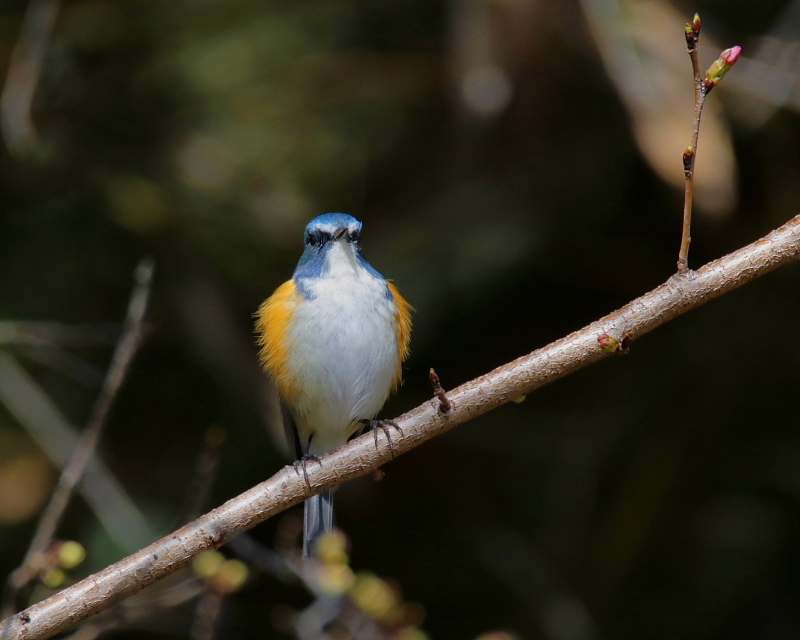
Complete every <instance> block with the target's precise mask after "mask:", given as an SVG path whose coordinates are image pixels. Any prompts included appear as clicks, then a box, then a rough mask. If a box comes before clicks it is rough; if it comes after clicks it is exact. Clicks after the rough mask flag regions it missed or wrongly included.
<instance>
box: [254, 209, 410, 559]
mask: <svg viewBox="0 0 800 640" xmlns="http://www.w3.org/2000/svg"><path fill="white" fill-rule="evenodd" d="M360 239H361V223H360V222H359V221H358V220H356V219H355V218H353V217H352V216H349V215H347V214H344V213H326V214H325V215H321V216H319V217H317V218H314V219H313V220H312V221H311V222H310V223H309V224H308V226H307V227H306V231H305V250H304V251H303V255H302V256H301V258H300V262H299V263H298V264H297V268H296V269H295V271H294V275H293V276H292V279H291V280H289V281H288V282H285V283H284V284H282V285H281V286H280V287H278V288H277V289H276V291H275V293H273V294H272V296H270V297H269V298H268V299H267V300H266V301H265V302H264V303H263V304H262V305H261V307H260V308H259V310H258V313H257V314H256V317H257V321H256V330H257V332H258V335H259V345H260V347H261V354H260V355H261V362H262V364H263V366H264V369H265V370H266V371H267V373H268V374H269V375H270V377H271V378H272V379H273V381H274V382H275V384H276V385H277V387H278V394H279V396H280V402H281V410H282V414H283V424H284V428H285V430H286V437H287V439H288V440H289V445H290V447H291V448H292V449H293V452H294V455H295V456H296V457H297V458H298V459H301V460H307V459H309V458H313V457H315V456H318V455H322V454H324V453H327V452H328V451H331V450H333V449H335V448H336V447H339V446H341V445H343V444H344V443H345V442H347V440H348V439H349V438H350V437H351V436H352V435H353V434H354V433H355V432H356V431H358V430H359V429H360V428H361V427H362V426H363V423H364V422H365V421H368V420H370V419H372V418H373V417H374V416H375V415H376V414H377V413H378V411H380V409H381V407H382V406H383V403H384V402H386V398H387V397H389V394H390V393H391V392H392V390H393V389H395V388H396V387H397V385H398V384H399V383H400V379H401V368H400V367H401V363H402V362H403V361H404V360H405V359H406V357H407V356H408V351H409V350H408V343H409V338H410V336H411V306H410V305H409V304H408V303H407V302H406V301H405V300H404V299H403V298H402V296H401V295H400V293H399V292H398V291H397V288H396V287H395V286H394V285H393V284H392V283H391V282H387V281H386V279H385V278H384V277H383V276H382V275H381V274H380V273H378V272H377V271H376V270H375V269H373V268H372V266H370V264H369V263H368V262H367V261H366V260H365V259H364V258H363V256H362V255H361V246H360V244H359V241H360ZM332 528H333V490H330V491H326V492H324V493H322V494H320V495H317V496H314V497H312V498H310V499H309V500H307V501H306V503H305V518H304V524H303V555H304V556H310V555H312V554H313V553H314V551H315V547H316V543H317V541H318V539H319V537H320V536H321V535H322V534H323V533H325V532H326V531H329V530H330V529H332Z"/></svg>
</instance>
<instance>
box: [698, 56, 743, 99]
mask: <svg viewBox="0 0 800 640" xmlns="http://www.w3.org/2000/svg"><path fill="white" fill-rule="evenodd" d="M741 53H742V48H741V47H739V46H736V47H731V48H730V49H725V51H723V52H722V53H720V54H719V58H718V59H717V60H715V61H714V62H713V63H712V64H711V66H710V67H709V68H708V71H706V79H705V81H704V82H703V91H704V92H705V93H708V92H709V91H711V89H713V88H714V87H716V86H717V84H719V81H720V80H722V78H724V77H725V74H726V73H728V71H730V69H731V67H732V66H733V65H735V64H736V61H737V60H738V59H739V56H740V55H741Z"/></svg>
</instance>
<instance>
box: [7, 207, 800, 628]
mask: <svg viewBox="0 0 800 640" xmlns="http://www.w3.org/2000/svg"><path fill="white" fill-rule="evenodd" d="M797 261H800V216H797V217H795V218H793V219H792V220H791V221H789V222H788V223H787V224H785V225H784V226H782V227H781V228H780V229H777V230H775V231H773V232H772V233H770V234H769V235H768V236H766V237H764V238H762V239H761V240H758V241H757V242H754V243H753V244H751V245H748V246H746V247H744V248H742V249H740V250H738V251H736V252H734V253H731V254H729V255H727V256H725V257H724V258H720V259H719V260H716V261H714V262H712V263H710V264H708V265H706V266H705V267H703V268H702V269H700V270H698V271H696V272H690V273H688V274H687V275H678V276H674V277H672V278H670V280H668V281H667V282H666V283H664V284H663V285H661V286H660V287H658V288H657V289H654V290H653V291H651V292H650V293H647V294H645V295H643V296H642V297H640V298H637V299H636V300H634V301H633V302H631V303H629V304H627V305H625V306H624V307H622V308H621V309H619V310H617V311H615V312H613V313H611V314H609V315H607V316H606V317H604V318H602V319H600V320H598V321H597V322H594V323H592V324H590V325H588V326H586V327H584V328H583V329H580V330H579V331H576V332H574V333H572V334H570V335H568V336H567V337H565V338H562V339H561V340H558V341H556V342H553V343H552V344H549V345H547V346H546V347H543V348H542V349H538V350H537V351H534V352H533V353H531V354H529V355H527V356H524V357H522V358H519V359H518V360H514V361H513V362H510V363H508V364H506V365H504V366H502V367H499V368H497V369H495V370H494V371H492V372H490V373H487V374H486V375H484V376H481V377H480V378H476V379H475V380H472V381H470V382H467V383H466V384H463V385H462V386H460V387H458V388H457V389H455V390H453V391H451V392H449V393H448V394H447V397H448V399H449V400H450V401H451V409H450V411H448V412H447V413H442V412H441V411H439V407H440V401H439V399H437V398H434V399H432V400H430V401H428V402H425V403H424V404H422V405H420V406H419V407H417V408H416V409H413V410H412V411H409V412H408V413H406V414H404V415H402V416H400V417H399V418H397V419H396V422H397V424H398V426H399V427H400V428H401V429H402V434H400V433H398V434H397V435H394V434H393V449H394V455H399V454H401V453H405V452H406V451H409V450H410V449H413V448H414V447H416V446H417V445H419V444H422V443H423V442H425V441H426V440H430V439H431V438H433V437H435V436H437V435H439V434H441V433H444V432H445V431H448V430H449V429H452V428H453V427H455V426H457V425H459V424H462V423H464V422H466V421H468V420H471V419H473V418H476V417H478V416H480V415H482V414H484V413H486V412H488V411H491V410H492V409H495V408H497V407H499V406H500V405H502V404H505V403H506V402H509V401H511V400H512V399H514V398H517V397H519V396H522V395H526V394H528V393H531V392H532V391H534V390H536V389H538V388H540V387H543V386H544V385H546V384H549V383H550V382H553V381H554V380H558V379H559V378H562V377H564V376H566V375H568V374H570V373H572V372H573V371H576V370H577V369H580V368H582V367H585V366H586V365H589V364H592V363H593V362H597V361H598V360H602V359H603V358H606V357H608V353H607V350H606V351H603V350H601V349H600V348H599V346H598V340H597V339H598V336H600V335H602V334H608V335H610V336H613V337H615V338H616V339H617V340H619V341H620V342H621V341H622V339H623V338H625V339H626V340H628V339H630V337H632V338H633V339H636V338H638V337H640V336H642V335H644V334H645V333H647V332H649V331H652V330H653V329H655V328H656V327H658V326H660V325H662V324H664V323H665V322H667V321H669V320H671V319H673V318H675V317H677V316H679V315H681V314H682V313H685V312H686V311H689V310H690V309H694V308H695V307H699V306H700V305H702V304H704V303H706V302H708V301H710V300H713V299H714V298H717V297H719V296H721V295H723V294H725V293H727V292H729V291H731V290H733V289H735V288H737V287H739V286H741V285H743V284H745V283H747V282H749V281H751V280H753V279H755V278H757V277H759V276H761V275H764V274H765V273H768V272H769V271H772V270H773V269H776V268H777V267H780V266H783V265H787V264H790V263H792V262H797ZM392 455H393V454H392V451H391V450H390V448H389V445H388V444H387V443H386V441H384V440H381V441H380V444H379V446H377V447H376V445H375V442H374V439H373V437H372V435H371V434H367V435H365V436H362V437H360V438H357V439H356V440H354V441H352V442H350V443H348V444H347V445H345V446H343V447H340V448H339V449H337V450H335V451H333V452H331V453H330V454H328V455H326V456H324V457H323V458H321V461H322V464H320V465H316V464H314V465H310V466H309V468H308V478H309V480H310V483H311V487H309V486H307V485H306V482H305V479H304V478H303V477H302V474H298V473H296V472H295V470H294V469H293V468H292V467H291V466H289V467H284V468H283V469H282V470H281V471H279V472H278V473H277V474H275V475H274V476H273V477H272V478H270V479H269V480H267V481H265V482H262V483H261V484H259V485H257V486H255V487H253V488H252V489H250V490H249V491H246V492H245V493H243V494H241V495H239V496H237V497H236V498H233V499H232V500H230V501H228V502H226V503H225V504H224V505H222V506H221V507H218V508H217V509H214V510H213V511H211V512H210V513H207V514H206V515H204V516H203V517H201V518H198V519H197V520H195V521H194V522H192V523H190V524H188V525H186V526H185V527H183V528H182V529H179V530H178V531H175V532H174V533H172V534H171V535H169V536H167V537H165V538H163V539H161V540H159V541H158V542H155V543H153V544H152V545H150V546H149V547H147V548H145V549H143V550H141V551H139V552H138V553H135V554H133V555H132V556H129V557H127V558H125V559H124V560H121V561H120V562H117V563H116V564H113V565H111V566H110V567H108V568H106V569H104V570H103V571H100V572H99V573H96V574H94V575H93V576H89V577H88V578H86V579H85V580H82V581H81V582H79V583H77V584H75V585H73V586H71V587H69V588H67V589H64V590H63V591H61V592H59V593H57V594H55V595H54V596H52V597H50V598H48V599H47V600H44V601H42V602H40V603H38V604H36V605H34V606H32V607H30V608H28V609H26V610H25V611H23V612H21V613H18V614H16V615H15V616H12V617H10V618H8V619H7V620H6V621H4V622H3V623H2V627H0V637H2V638H4V639H5V640H22V639H25V640H40V639H43V638H49V637H50V636H52V635H54V634H56V633H58V632H59V631H61V630H63V629H66V628H67V627H69V626H71V625H73V624H76V623H78V622H80V621H81V620H84V619H85V618H87V617H89V616H90V615H92V614H95V613H97V612H99V611H102V610H103V609H106V608H107V607H109V606H111V605H112V604H114V603H115V602H118V601H119V600H122V599H123V598H126V597H128V596H130V595H132V594H134V593H136V592H137V591H139V590H140V589H143V588H144V587H146V586H147V585H149V584H152V583H154V582H156V581H157V580H160V579H161V578H163V577H165V576H167V575H169V574H170V573H173V572H174V571H177V570H178V569H180V568H181V567H184V566H186V565H187V564H189V562H190V561H191V560H192V558H193V557H194V556H196V555H197V554H198V553H200V552H201V551H203V550H205V549H211V548H215V547H218V546H220V545H222V544H223V543H224V542H226V541H227V540H230V539H231V538H232V537H234V536H236V535H237V534H239V533H241V532H243V531H245V530H247V529H249V528H251V527H253V526H255V525H256V524H258V523H260V522H263V521H264V520H266V519H267V518H270V517H271V516H274V515H275V514H277V513H280V512H281V511H284V510H285V509H288V508H289V507H291V506H292V505H295V504H298V503H300V502H302V501H303V500H305V499H307V498H308V497H309V496H311V495H313V494H315V493H319V492H320V491H323V490H325V489H329V488H331V487H333V486H335V485H338V484H341V483H342V482H345V481H347V480H352V479H353V478H357V477H359V476H363V475H366V474H368V473H370V472H371V471H373V470H374V469H377V468H378V467H379V466H381V465H383V464H385V463H387V462H389V461H390V460H391V458H392Z"/></svg>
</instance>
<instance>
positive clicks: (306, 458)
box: [292, 453, 322, 489]
mask: <svg viewBox="0 0 800 640" xmlns="http://www.w3.org/2000/svg"><path fill="white" fill-rule="evenodd" d="M311 461H313V462H316V463H317V464H318V465H322V461H321V460H320V459H319V458H318V457H317V456H312V455H311V454H310V453H306V454H303V456H302V457H301V458H300V459H299V460H295V461H294V462H293V463H292V466H293V467H294V470H295V471H296V472H297V475H298V476H299V475H300V467H302V468H303V476H304V477H305V479H306V484H307V485H308V488H309V489H310V488H311V482H309V480H308V470H307V469H306V466H308V463H309V462H311Z"/></svg>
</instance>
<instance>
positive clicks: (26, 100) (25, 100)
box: [0, 0, 61, 154]
mask: <svg viewBox="0 0 800 640" xmlns="http://www.w3.org/2000/svg"><path fill="white" fill-rule="evenodd" d="M60 4H61V2H60V0H31V1H30V3H29V4H28V10H27V11H26V12H25V20H24V21H23V23H22V31H21V33H20V35H19V39H18V40H17V44H16V46H15V47H14V52H13V53H12V55H11V63H10V64H9V67H8V74H7V76H6V83H5V86H4V87H3V91H2V93H0V129H2V132H3V137H4V138H5V141H6V145H7V146H8V148H9V150H10V151H12V152H13V153H17V154H21V153H25V152H29V151H31V150H33V149H34V148H35V146H36V144H37V143H38V141H39V136H38V133H37V131H36V126H35V125H34V123H33V117H32V114H31V107H32V105H33V98H34V96H35V95H36V88H37V87H38V86H39V79H40V77H41V73H42V62H43V61H44V56H45V53H46V51H47V45H48V43H49V41H50V37H51V36H52V33H53V27H54V26H55V23H56V17H57V16H58V11H59V8H60Z"/></svg>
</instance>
